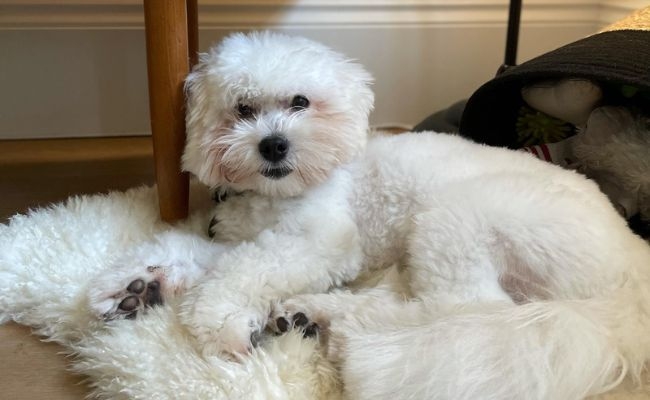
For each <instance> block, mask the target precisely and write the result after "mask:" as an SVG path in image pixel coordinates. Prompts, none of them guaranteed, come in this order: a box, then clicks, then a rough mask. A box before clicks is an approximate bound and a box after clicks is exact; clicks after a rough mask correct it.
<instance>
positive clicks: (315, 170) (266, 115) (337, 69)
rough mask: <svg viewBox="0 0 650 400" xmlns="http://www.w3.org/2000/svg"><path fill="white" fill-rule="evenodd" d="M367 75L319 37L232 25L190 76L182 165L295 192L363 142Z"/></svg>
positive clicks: (214, 178)
mask: <svg viewBox="0 0 650 400" xmlns="http://www.w3.org/2000/svg"><path fill="white" fill-rule="evenodd" d="M371 81H372V78H371V76H370V74H368V72H366V71H365V70H364V69H363V67H361V66H360V65H359V64H356V63H354V62H351V61H350V60H348V59H346V58H345V57H344V56H343V55H341V54H339V53H336V52H334V51H332V50H331V49H329V48H327V47H325V46H323V45H321V44H319V43H315V42H312V41H310V40H307V39H304V38H297V37H290V36H286V35H282V34H277V33H270V32H262V33H251V34H241V33H239V34H233V35H231V36H229V37H227V38H226V39H225V40H223V42H222V43H221V44H220V45H219V46H217V47H216V48H214V49H212V50H211V51H210V52H209V53H207V54H202V55H201V60H200V62H199V64H198V65H197V66H196V68H195V69H194V70H193V72H192V73H191V74H190V75H189V76H188V78H187V81H186V92H187V96H188V112H187V119H186V123H187V135H188V137H187V144H186V147H185V153H184V155H183V168H184V169H185V170H187V171H190V172H192V173H193V174H195V175H196V176H197V177H198V178H199V179H200V180H201V181H202V182H203V183H205V184H207V185H209V186H211V187H227V188H231V189H233V190H236V191H243V190H253V191H255V192H258V193H261V194H264V195H268V196H280V197H286V196H295V195H299V194H300V193H302V192H304V190H306V189H307V188H309V187H312V186H314V185H317V184H319V183H321V182H322V181H324V180H325V179H326V178H327V177H328V176H329V174H330V173H331V172H332V170H334V169H335V168H337V167H338V166H340V165H342V164H344V163H346V162H349V161H350V160H352V159H353V158H354V157H355V156H356V155H358V154H359V153H360V152H361V151H362V150H363V148H364V146H365V141H366V135H367V129H368V114H369V112H370V111H371V109H372V105H373V100H374V99H373V93H372V91H371V90H370V87H369V85H370V83H371Z"/></svg>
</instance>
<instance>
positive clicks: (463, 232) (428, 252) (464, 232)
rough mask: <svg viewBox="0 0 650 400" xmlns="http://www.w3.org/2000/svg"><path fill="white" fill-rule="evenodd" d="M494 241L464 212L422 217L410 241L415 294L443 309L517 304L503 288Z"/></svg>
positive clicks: (435, 211)
mask: <svg viewBox="0 0 650 400" xmlns="http://www.w3.org/2000/svg"><path fill="white" fill-rule="evenodd" d="M490 241H491V239H490V231H489V230H488V229H486V227H485V226H483V224H481V222H480V220H479V219H478V218H476V216H474V215H471V214H468V212H467V210H466V209H465V208H464V207H459V206H457V205H454V206H448V207H444V208H442V207H441V208H437V209H432V210H429V211H427V212H425V213H422V214H419V215H417V216H416V217H415V218H414V230H413V232H412V234H411V235H410V237H409V241H408V246H409V247H408V254H409V259H408V261H407V265H408V269H407V273H408V275H410V279H409V280H410V289H411V292H412V293H413V294H414V295H415V296H416V297H420V298H423V299H428V300H432V303H433V304H440V305H444V304H465V303H473V302H485V301H490V302H491V301H499V302H501V301H505V302H508V303H512V299H511V298H510V296H508V294H507V293H506V292H505V291H504V290H503V288H502V287H501V286H500V285H499V270H498V269H499V266H498V265H496V263H495V260H494V259H493V258H492V256H491V251H490Z"/></svg>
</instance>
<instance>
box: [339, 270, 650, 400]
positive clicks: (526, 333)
mask: <svg viewBox="0 0 650 400" xmlns="http://www.w3.org/2000/svg"><path fill="white" fill-rule="evenodd" d="M633 286H634V287H633ZM394 307H395V308H394V309H391V308H392V306H390V307H388V306H387V305H385V304H383V305H381V310H379V309H378V310H377V315H376V316H375V319H374V320H372V321H371V320H370V319H368V320H365V319H364V320H360V319H359V318H356V317H355V318H351V319H347V320H345V321H343V323H342V324H341V325H342V326H341V327H340V328H341V329H340V330H339V329H337V328H336V327H335V326H332V329H333V331H332V333H331V338H330V343H331V344H330V345H331V346H339V350H340V351H342V352H343V353H344V356H343V358H342V360H344V361H343V365H342V368H343V376H344V377H345V379H346V382H345V386H346V391H347V392H348V394H349V397H350V398H355V399H362V398H364V399H365V398H368V399H374V398H388V397H389V396H390V397H393V398H399V399H454V400H461V399H485V400H491V399H494V400H497V399H498V400H505V399H513V400H515V399H517V400H520V399H527V400H534V399H540V400H541V399H552V400H577V399H583V398H585V397H588V396H590V395H595V394H598V393H603V392H605V391H608V390H610V389H612V388H614V387H616V386H617V385H619V383H621V381H622V380H623V379H624V378H626V377H631V378H632V379H633V380H635V381H636V382H637V383H638V382H640V376H641V373H642V371H643V369H644V365H645V363H646V361H647V360H650V291H648V290H644V288H643V287H639V286H638V282H636V283H634V284H631V285H630V286H627V287H624V288H621V289H618V290H617V291H616V292H615V293H613V296H608V298H607V299H588V300H575V301H548V302H532V303H528V304H524V305H520V306H497V305H493V306H481V308H480V309H478V308H473V309H463V310H460V311H459V310H458V309H456V310H452V311H450V312H445V313H443V315H440V314H432V313H431V309H430V308H429V307H427V306H425V305H424V304H422V303H410V304H409V305H408V306H407V307H406V308H405V307H404V306H403V305H402V306H399V305H397V304H395V305H394ZM379 316H381V319H379V318H378V317H379ZM413 321H418V322H417V323H416V324H415V325H414V322H413ZM371 326H372V328H370V327H371ZM369 328H370V329H369ZM405 328H406V329H405ZM351 332H352V334H351ZM342 335H345V337H343V336H342ZM369 347H370V348H369ZM368 377H372V379H368Z"/></svg>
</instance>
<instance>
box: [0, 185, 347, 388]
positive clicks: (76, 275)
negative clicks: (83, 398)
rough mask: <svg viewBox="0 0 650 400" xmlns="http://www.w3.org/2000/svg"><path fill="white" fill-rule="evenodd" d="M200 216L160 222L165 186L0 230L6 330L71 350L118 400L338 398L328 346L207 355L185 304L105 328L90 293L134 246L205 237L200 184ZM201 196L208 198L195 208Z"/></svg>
mask: <svg viewBox="0 0 650 400" xmlns="http://www.w3.org/2000/svg"><path fill="white" fill-rule="evenodd" d="M192 192H193V196H192V197H193V200H192V206H191V209H192V210H193V211H192V214H191V216H190V218H189V219H188V220H187V221H185V222H184V223H182V224H180V225H176V226H173V227H172V226H170V225H167V224H165V223H163V222H161V221H160V219H159V217H158V204H157V198H156V191H155V188H149V187H141V188H136V189H131V190H128V191H126V192H124V193H121V192H114V193H110V194H108V195H97V196H81V197H73V198H70V199H69V200H67V201H66V202H65V203H62V204H58V205H54V206H52V207H50V208H48V209H41V210H35V211H31V212H29V213H28V214H27V215H16V216H14V217H13V218H12V219H11V220H10V221H9V223H8V224H7V225H0V323H2V322H7V321H10V320H13V321H16V322H17V323H19V324H24V325H28V326H31V327H33V328H34V329H35V332H36V333H37V334H39V335H43V336H45V337H46V338H48V339H49V340H52V341H55V342H58V343H60V344H62V345H64V346H66V347H67V348H68V349H69V352H70V354H73V355H75V357H73V358H72V362H73V365H72V369H73V370H74V371H75V372H78V373H81V374H84V375H86V376H88V377H89V379H88V383H89V385H90V386H91V388H92V393H91V394H92V395H93V396H95V397H97V398H107V399H108V398H110V399H182V398H183V399H208V398H209V399H337V398H339V397H340V385H339V383H338V379H337V374H336V372H335V370H334V369H333V368H332V366H331V365H330V364H329V363H327V362H326V361H325V360H324V359H323V358H321V356H320V354H321V353H320V351H318V349H317V346H318V343H317V342H316V341H315V340H313V339H303V338H302V337H301V335H299V334H298V333H293V332H290V333H289V334H287V335H284V336H281V337H277V338H275V337H273V338H269V339H268V340H266V341H265V342H263V343H262V345H261V346H260V347H259V348H258V349H256V350H254V353H253V354H252V355H251V356H250V357H246V358H245V359H242V360H241V362H232V361H230V362H229V361H224V360H221V359H218V358H216V357H214V358H205V357H203V356H202V355H201V352H200V349H197V347H196V346H195V343H193V339H192V338H191V336H190V335H189V334H187V333H186V332H185V330H184V329H183V327H182V326H181V325H180V323H179V322H178V320H177V318H176V312H175V305H174V304H166V305H165V306H163V307H157V308H155V309H153V310H150V312H148V313H147V314H146V315H143V316H139V317H138V318H137V319H135V320H118V321H111V322H109V323H104V322H101V321H97V320H96V319H95V318H94V317H93V316H92V315H91V313H90V312H89V310H88V308H87V306H86V304H87V299H86V288H87V286H88V284H89V283H90V282H91V281H92V280H93V279H95V277H96V276H98V275H99V274H101V273H102V272H103V271H105V269H106V268H108V266H109V265H110V263H111V260H112V259H113V258H114V257H116V256H117V255H119V254H120V253H123V252H124V250H125V249H126V248H128V247H129V246H133V245H135V244H137V243H140V242H142V241H145V240H148V239H150V238H152V237H153V235H155V234H156V233H160V232H163V231H165V230H169V229H183V230H190V231H193V232H196V234H197V235H202V236H205V234H206V232H207V223H208V221H209V218H208V216H207V211H208V210H209V207H210V203H209V195H208V193H207V192H205V191H204V190H203V189H200V188H197V187H193V190H192ZM194 198H198V199H199V200H198V201H194Z"/></svg>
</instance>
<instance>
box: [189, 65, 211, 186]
mask: <svg viewBox="0 0 650 400" xmlns="http://www.w3.org/2000/svg"><path fill="white" fill-rule="evenodd" d="M210 62H211V55H210V54H207V53H202V54H200V58H199V63H198V64H197V65H196V66H195V67H194V68H193V69H192V72H191V73H190V74H189V75H188V76H187V78H186V79H185V98H186V105H185V107H186V110H185V128H186V132H187V139H186V142H185V151H184V152H183V158H182V162H183V170H184V171H189V172H191V173H193V174H194V175H196V176H197V177H198V178H199V179H200V180H202V181H203V182H206V179H207V178H208V176H212V175H214V171H206V170H205V169H206V167H207V164H206V162H205V157H206V154H204V153H205V149H204V147H205V146H204V141H205V138H206V137H208V136H207V133H208V131H209V130H211V129H214V124H215V123H218V117H219V116H218V115H211V114H214V113H216V112H218V110H217V109H215V107H214V99H212V98H211V90H210V85H211V84H214V83H212V82H211V79H210V76H209V63H210ZM206 183H207V182H206Z"/></svg>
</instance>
